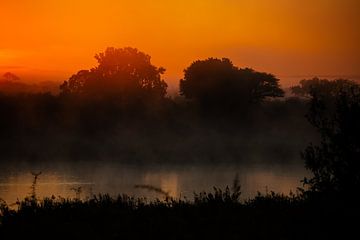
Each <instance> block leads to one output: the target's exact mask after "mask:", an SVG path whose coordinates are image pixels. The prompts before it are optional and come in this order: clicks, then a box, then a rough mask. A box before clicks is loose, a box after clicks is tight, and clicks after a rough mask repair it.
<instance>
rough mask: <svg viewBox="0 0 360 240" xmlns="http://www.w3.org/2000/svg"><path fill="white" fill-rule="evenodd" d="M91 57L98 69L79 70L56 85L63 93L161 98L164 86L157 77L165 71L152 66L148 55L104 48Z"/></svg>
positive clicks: (132, 50) (121, 49)
mask: <svg viewBox="0 0 360 240" xmlns="http://www.w3.org/2000/svg"><path fill="white" fill-rule="evenodd" d="M95 58H96V60H97V61H98V66H96V67H94V68H92V69H90V70H81V71H79V72H78V73H77V74H74V75H73V76H71V77H70V79H69V80H68V81H65V82H64V83H63V84H62V85H61V86H60V89H61V91H62V93H63V94H85V95H89V96H97V95H101V96H104V95H119V96H121V97H124V98H127V97H137V98H142V97H152V98H163V97H164V96H165V94H166V89H167V84H166V83H165V81H164V80H163V79H162V78H161V75H162V74H163V73H164V72H165V69H164V68H162V67H160V68H158V67H156V66H154V65H152V64H151V61H150V59H151V57H150V56H149V55H147V54H145V53H143V52H140V51H138V50H137V49H135V48H130V47H127V48H107V49H106V50H105V52H103V53H99V54H96V55H95Z"/></svg>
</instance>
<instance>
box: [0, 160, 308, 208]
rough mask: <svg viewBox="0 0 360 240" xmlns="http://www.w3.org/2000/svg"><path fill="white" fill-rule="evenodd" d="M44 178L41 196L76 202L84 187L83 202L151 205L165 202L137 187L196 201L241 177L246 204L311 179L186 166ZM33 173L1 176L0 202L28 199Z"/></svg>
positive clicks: (273, 170) (263, 170) (81, 168)
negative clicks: (116, 198) (127, 199)
mask: <svg viewBox="0 0 360 240" xmlns="http://www.w3.org/2000/svg"><path fill="white" fill-rule="evenodd" d="M35 170H36V171H37V170H41V171H42V172H43V173H42V174H41V175H40V176H39V179H38V184H37V187H36V193H37V196H38V197H40V198H42V197H45V196H48V197H49V196H52V195H54V196H62V197H70V198H75V197H76V196H77V195H76V194H77V193H76V191H74V189H76V188H79V187H81V193H80V197H81V198H86V197H89V196H92V195H93V194H97V193H109V194H111V195H116V194H118V193H127V194H129V195H134V196H142V197H146V198H148V199H153V198H156V197H162V196H161V195H158V194H156V193H155V192H151V191H148V190H146V189H139V188H134V186H135V185H152V186H155V187H160V188H161V189H163V190H164V191H166V192H169V194H170V196H172V197H180V196H181V197H184V196H186V197H188V198H191V197H192V196H193V193H194V192H200V191H204V190H206V191H209V190H212V187H213V186H217V187H222V188H224V187H225V186H227V185H229V186H231V185H232V182H233V180H234V177H235V175H236V174H238V176H239V180H240V183H241V187H242V192H243V195H242V197H243V198H248V197H251V196H254V195H255V194H256V193H257V191H260V192H265V191H271V190H273V191H276V192H282V193H285V194H288V193H289V192H290V191H291V190H293V191H294V190H296V188H297V187H299V186H300V180H301V179H303V177H304V176H306V175H307V174H306V171H305V170H304V169H303V167H302V166H294V165H289V166H281V167H280V166H260V165H257V166H249V165H248V166H217V167H214V166H182V167H179V166H177V167H174V166H173V167H142V168H139V167H134V166H124V165H116V164H90V165H89V164H86V165H85V164H80V163H79V164H60V165H58V166H50V167H49V166H48V167H38V168H37V169H35ZM31 171H34V169H33V167H32V168H30V167H26V166H25V167H24V166H23V167H16V168H11V169H8V170H7V172H2V173H1V174H0V198H2V199H4V200H5V201H7V202H8V203H9V204H11V203H15V202H16V200H17V199H22V198H24V197H26V196H29V195H30V193H31V189H30V186H31V183H32V180H33V176H32V175H31V173H30V172H31Z"/></svg>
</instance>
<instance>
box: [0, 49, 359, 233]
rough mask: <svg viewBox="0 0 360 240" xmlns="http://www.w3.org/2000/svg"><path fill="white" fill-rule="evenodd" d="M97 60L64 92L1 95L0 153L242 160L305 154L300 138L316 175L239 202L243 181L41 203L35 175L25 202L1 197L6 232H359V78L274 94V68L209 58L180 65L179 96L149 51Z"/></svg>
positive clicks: (112, 52) (0, 228)
mask: <svg viewBox="0 0 360 240" xmlns="http://www.w3.org/2000/svg"><path fill="white" fill-rule="evenodd" d="M96 58H97V60H98V62H99V65H98V66H97V67H95V68H93V69H91V70H84V71H80V72H79V73H77V74H76V75H74V76H72V77H71V78H70V79H69V80H68V81H66V82H64V84H62V85H61V94H60V95H59V96H53V95H51V94H31V95H29V94H27V95H26V94H24V95H17V96H6V95H2V96H1V99H0V105H1V106H0V111H1V114H2V116H6V117H3V118H1V119H0V121H1V124H0V126H1V128H2V129H1V132H2V134H1V138H2V139H1V141H2V144H1V148H2V149H1V152H2V156H3V158H2V159H18V158H28V159H27V160H31V161H36V160H38V159H42V158H43V157H44V156H46V157H48V158H49V159H54V158H56V157H59V156H61V154H63V153H64V152H66V154H67V157H68V158H67V159H69V160H74V159H78V158H84V157H85V158H91V157H94V156H98V157H104V158H110V159H111V158H112V157H113V158H114V159H115V158H116V156H122V157H124V156H125V159H127V160H126V161H129V162H131V163H136V164H139V163H141V162H150V163H154V162H157V161H159V159H162V160H161V161H165V162H169V161H170V162H172V161H173V162H181V163H183V162H185V161H190V162H192V163H194V159H198V158H201V157H202V158H203V159H202V160H203V161H206V162H210V163H213V162H214V161H216V160H213V159H218V160H217V161H220V162H225V163H226V161H227V160H228V159H230V160H231V161H242V160H243V156H244V152H245V151H244V150H246V146H248V147H249V148H251V149H252V151H257V150H258V149H257V148H256V144H255V143H256V141H255V140H254V139H256V140H257V141H261V142H257V143H258V144H260V145H266V144H267V143H270V142H274V141H275V142H276V141H278V144H275V145H271V146H272V147H274V146H280V147H282V148H291V147H294V149H295V145H296V146H297V149H298V151H300V150H301V149H302V147H299V146H300V145H301V144H298V143H299V142H302V141H303V140H305V141H306V144H307V143H308V142H312V143H311V144H309V145H308V146H307V147H305V146H304V148H303V149H304V150H303V152H302V153H301V157H302V159H303V160H304V162H305V167H306V168H307V169H309V170H310V171H311V172H312V173H313V176H312V177H310V178H309V179H304V181H303V183H304V186H303V188H301V189H299V190H298V192H297V193H296V194H290V195H289V196H285V195H279V194H276V193H270V194H266V195H260V194H259V195H258V196H257V197H255V198H253V199H248V200H240V185H239V183H238V182H237V181H236V180H235V181H234V186H233V187H232V189H231V190H230V189H229V188H226V189H225V190H221V189H217V188H215V189H214V192H213V193H200V194H195V195H194V199H192V200H188V199H173V198H171V197H169V195H168V194H167V192H164V191H163V190H162V189H160V188H157V187H153V186H141V185H140V186H136V187H138V188H146V189H148V190H151V191H156V192H157V193H159V194H161V195H162V196H163V197H164V199H161V200H157V201H146V200H145V199H135V198H132V197H128V196H125V195H121V196H118V197H115V198H114V197H110V196H108V195H99V196H93V197H92V198H90V199H86V200H80V199H79V197H77V198H76V199H63V198H55V197H52V198H46V199H43V200H39V199H37V198H36V180H37V177H38V176H39V175H38V174H37V173H34V183H33V186H32V194H31V196H30V197H29V198H27V199H25V200H23V201H19V202H18V203H17V207H18V209H16V210H11V209H10V208H9V206H8V205H7V204H6V203H5V202H0V211H1V213H0V216H1V217H0V221H1V222H0V238H1V239H16V238H20V237H23V238H25V237H33V236H36V238H69V237H70V238H81V239H82V238H91V239H130V238H131V239H144V238H150V239H153V238H160V239H196V238H197V239H222V238H224V239H241V238H244V239H334V238H335V239H349V238H350V236H352V235H351V234H354V233H356V230H357V229H356V228H357V225H358V223H359V217H360V207H359V204H358V203H359V200H360V194H359V190H360V162H359V161H360V126H359V122H360V87H359V85H358V84H357V83H355V82H352V81H349V80H336V81H328V80H320V79H317V78H314V79H310V80H304V81H302V82H301V83H300V85H299V86H296V87H294V88H292V91H293V93H294V94H295V96H296V97H293V98H289V99H280V100H274V99H273V98H274V97H281V96H282V95H283V91H282V90H281V89H280V87H279V85H278V80H277V79H276V77H274V76H273V75H271V74H267V73H260V72H256V71H255V70H251V69H239V68H237V67H235V66H233V64H232V63H231V62H230V60H228V59H222V60H219V59H212V58H210V59H207V60H204V61H196V62H194V63H193V64H192V65H191V66H190V67H189V68H187V69H186V70H185V77H184V79H183V80H181V82H180V92H181V95H183V96H184V98H177V99H174V98H170V97H168V96H166V94H165V93H166V83H165V82H164V80H162V78H161V74H162V73H163V72H164V69H163V68H157V67H155V66H153V65H152V64H151V63H150V57H149V56H147V55H146V54H143V53H141V52H138V51H137V50H135V49H132V48H125V49H112V48H110V49H108V50H107V51H106V52H105V53H103V54H99V55H97V56H96ZM305 115H306V118H307V120H308V122H309V123H310V125H312V126H313V127H314V128H315V129H316V130H317V133H318V134H319V137H318V138H316V137H315V134H313V133H312V132H311V131H310V128H308V127H309V126H310V125H309V126H307V125H306V118H305V117H304V116H305ZM300 133H301V134H300ZM314 133H315V131H314ZM299 135H300V136H302V137H303V139H302V140H301V141H299V139H297V140H292V141H293V143H294V142H295V144H294V145H291V141H290V140H289V139H292V137H294V136H299ZM245 139H246V140H245ZM296 141H299V142H296ZM289 142H290V143H289ZM14 143H17V144H16V145H15V144H14ZM246 143H247V144H246ZM58 146H61V147H58ZM144 146H147V148H146V149H143V148H144ZM244 146H245V147H244ZM44 148H45V149H46V150H45V151H44ZM214 149H215V150H214ZM268 151H269V153H272V154H273V156H274V155H275V156H276V157H279V158H281V157H282V158H281V159H280V160H279V161H287V159H288V158H289V156H288V155H286V153H285V154H284V153H282V152H281V151H279V149H276V148H270V149H268ZM100 153H101V155H100ZM136 154H139V155H137V157H134V155H136ZM142 154H143V155H142ZM179 154H180V155H181V156H180V157H179ZM282 154H283V155H282ZM142 157H143V158H144V159H142V160H141V158H142ZM79 191H80V190H79ZM77 196H78V195H77Z"/></svg>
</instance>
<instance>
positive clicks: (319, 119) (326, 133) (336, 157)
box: [302, 85, 360, 196]
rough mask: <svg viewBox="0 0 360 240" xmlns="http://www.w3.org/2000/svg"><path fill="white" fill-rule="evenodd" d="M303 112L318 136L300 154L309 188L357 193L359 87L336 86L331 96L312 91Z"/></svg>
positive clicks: (359, 168) (359, 186) (359, 179)
mask: <svg viewBox="0 0 360 240" xmlns="http://www.w3.org/2000/svg"><path fill="white" fill-rule="evenodd" d="M312 96H313V97H312V99H311V108H310V111H309V113H308V115H307V117H308V120H309V121H310V123H311V124H312V125H313V126H315V127H316V128H317V130H318V131H319V133H320V135H321V143H320V144H319V145H317V146H316V145H310V146H308V147H307V148H306V150H305V151H304V152H303V153H302V157H303V158H304V160H305V163H306V167H307V168H308V169H309V170H311V171H312V172H313V174H314V177H313V178H312V179H310V180H306V181H305V183H307V184H308V185H309V186H310V187H311V189H312V190H314V191H318V192H327V193H329V192H330V193H334V192H335V193H336V192H341V193H349V194H357V195H358V196H359V195H360V194H359V193H358V191H359V189H360V124H359V123H360V87H359V86H358V85H353V86H352V87H351V88H348V87H345V86H344V87H343V88H340V89H338V91H337V92H336V93H334V95H333V96H332V97H331V98H329V97H328V96H324V95H320V94H318V93H317V92H314V93H313V95H312Z"/></svg>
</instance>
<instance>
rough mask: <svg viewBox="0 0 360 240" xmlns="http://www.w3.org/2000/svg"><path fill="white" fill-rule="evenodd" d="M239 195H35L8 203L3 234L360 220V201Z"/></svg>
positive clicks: (139, 232) (236, 235) (310, 227)
mask: <svg viewBox="0 0 360 240" xmlns="http://www.w3.org/2000/svg"><path fill="white" fill-rule="evenodd" d="M239 197H240V192H239V191H233V192H232V191H230V190H229V189H228V188H227V189H226V190H224V191H221V190H219V189H215V191H214V192H213V193H201V194H195V196H194V199H193V200H191V201H190V200H181V199H172V198H169V197H166V198H165V199H164V200H156V201H151V202H149V201H146V200H145V199H140V198H132V197H129V196H126V195H119V196H118V197H110V196H109V195H98V196H94V197H93V198H91V199H88V200H83V201H81V200H78V199H64V198H54V197H53V198H46V199H43V200H41V201H38V200H36V199H34V198H28V199H25V200H23V201H21V202H19V203H18V209H17V210H11V209H9V207H8V206H7V205H6V204H5V203H2V204H1V217H0V221H1V224H0V239H25V238H30V239H67V238H68V239H333V238H338V239H349V238H347V237H349V236H350V234H351V233H352V232H355V230H357V229H356V227H357V226H358V223H359V216H360V214H359V213H360V210H359V207H358V204H357V203H356V202H354V203H349V202H347V203H346V204H344V202H341V201H338V200H336V201H335V200H334V201H328V200H326V199H319V198H318V199H315V198H310V197H305V196H304V195H290V196H284V195H279V194H275V193H270V194H267V195H260V194H259V195H258V196H256V197H255V198H253V199H250V200H248V201H239Z"/></svg>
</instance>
